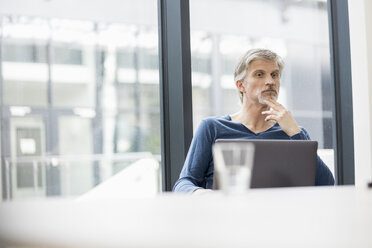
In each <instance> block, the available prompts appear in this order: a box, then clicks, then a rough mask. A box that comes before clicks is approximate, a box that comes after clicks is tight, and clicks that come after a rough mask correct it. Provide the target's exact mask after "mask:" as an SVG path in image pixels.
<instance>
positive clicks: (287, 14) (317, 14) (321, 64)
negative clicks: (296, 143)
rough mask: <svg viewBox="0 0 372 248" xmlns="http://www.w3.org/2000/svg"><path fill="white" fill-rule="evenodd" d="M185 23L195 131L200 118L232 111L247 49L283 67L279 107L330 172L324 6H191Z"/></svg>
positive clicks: (194, 1) (279, 2)
mask: <svg viewBox="0 0 372 248" xmlns="http://www.w3.org/2000/svg"><path fill="white" fill-rule="evenodd" d="M210 6H213V8H212V9H211V8H210ZM207 9H208V18H205V11H206V10H207ZM227 9H229V11H227ZM221 16H223V18H221ZM190 23H191V54H192V61H191V63H192V85H193V116H194V118H193V121H194V130H195V129H196V128H197V127H198V125H199V123H200V121H201V120H202V119H203V118H205V117H208V116H222V115H226V114H233V113H235V112H237V111H238V110H239V108H240V102H239V97H238V93H237V90H236V87H235V82H234V79H233V72H234V67H235V64H236V63H237V61H238V59H239V57H240V56H242V55H243V53H245V52H246V51H247V50H249V49H251V48H268V49H271V50H273V51H275V52H277V53H278V54H279V55H280V56H281V57H282V58H283V59H284V61H285V64H286V65H285V68H284V74H283V75H282V78H281V89H280V94H279V99H278V101H279V102H280V103H282V104H283V105H284V106H286V107H287V108H288V109H289V110H291V112H292V113H293V115H294V117H295V119H296V121H297V122H298V123H299V125H300V126H303V127H305V128H306V129H307V130H308V131H309V133H310V136H311V138H312V139H313V140H317V141H318V143H319V155H320V156H321V157H322V158H323V160H324V161H325V162H326V164H327V165H328V166H329V168H330V169H331V170H332V171H333V170H334V162H333V156H334V155H333V133H332V129H333V127H332V102H331V101H332V92H331V90H332V87H333V86H332V83H331V72H330V57H329V54H330V48H329V32H328V25H327V23H328V12H327V5H326V2H324V1H316V0H314V1H295V2H289V1H284V0H275V1H237V0H236V1H226V0H217V1H213V3H212V1H210V0H203V1H201V0H191V1H190Z"/></svg>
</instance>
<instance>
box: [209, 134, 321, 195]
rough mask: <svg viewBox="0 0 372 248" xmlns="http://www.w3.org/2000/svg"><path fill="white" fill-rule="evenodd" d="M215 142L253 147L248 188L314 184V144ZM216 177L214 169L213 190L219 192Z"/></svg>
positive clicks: (301, 142)
mask: <svg viewBox="0 0 372 248" xmlns="http://www.w3.org/2000/svg"><path fill="white" fill-rule="evenodd" d="M218 142H230V143H234V142H240V143H252V144H254V146H255V149H254V150H255V152H254V163H253V170H252V175H251V186H250V187H251V188H271V187H297V186H314V185H315V172H316V171H315V170H316V161H317V148H318V142H317V141H310V140H249V139H219V140H216V143H218ZM217 175H218V171H216V170H215V172H214V177H213V187H214V189H219V184H218V176H217Z"/></svg>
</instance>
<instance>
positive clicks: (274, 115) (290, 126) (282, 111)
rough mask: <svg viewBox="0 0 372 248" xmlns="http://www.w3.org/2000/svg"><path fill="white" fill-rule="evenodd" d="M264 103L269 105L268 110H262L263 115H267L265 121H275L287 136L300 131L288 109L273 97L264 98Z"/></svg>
mask: <svg viewBox="0 0 372 248" xmlns="http://www.w3.org/2000/svg"><path fill="white" fill-rule="evenodd" d="M265 103H266V104H267V106H269V107H270V110H267V111H263V112H262V114H263V115H267V116H266V118H265V121H270V120H274V121H276V122H277V123H278V124H279V126H280V127H281V128H282V130H283V131H284V132H285V133H286V134H287V135H288V136H293V135H295V134H297V133H299V132H301V129H300V127H299V126H298V124H297V122H296V120H295V119H294V118H293V115H292V113H291V112H290V111H289V110H288V109H286V108H285V107H284V106H283V105H281V104H280V103H278V102H277V101H275V100H273V99H269V100H265Z"/></svg>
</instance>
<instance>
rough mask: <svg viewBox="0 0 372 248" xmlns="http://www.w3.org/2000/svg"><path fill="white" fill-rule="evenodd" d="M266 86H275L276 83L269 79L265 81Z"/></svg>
mask: <svg viewBox="0 0 372 248" xmlns="http://www.w3.org/2000/svg"><path fill="white" fill-rule="evenodd" d="M265 84H266V85H273V84H275V81H274V79H273V78H272V77H267V78H266V80H265Z"/></svg>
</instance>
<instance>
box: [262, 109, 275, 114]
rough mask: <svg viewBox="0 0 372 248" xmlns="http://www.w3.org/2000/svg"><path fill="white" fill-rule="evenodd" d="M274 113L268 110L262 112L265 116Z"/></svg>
mask: <svg viewBox="0 0 372 248" xmlns="http://www.w3.org/2000/svg"><path fill="white" fill-rule="evenodd" d="M272 113H273V111H272V110H266V111H263V112H261V114H263V115H268V114H272Z"/></svg>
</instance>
